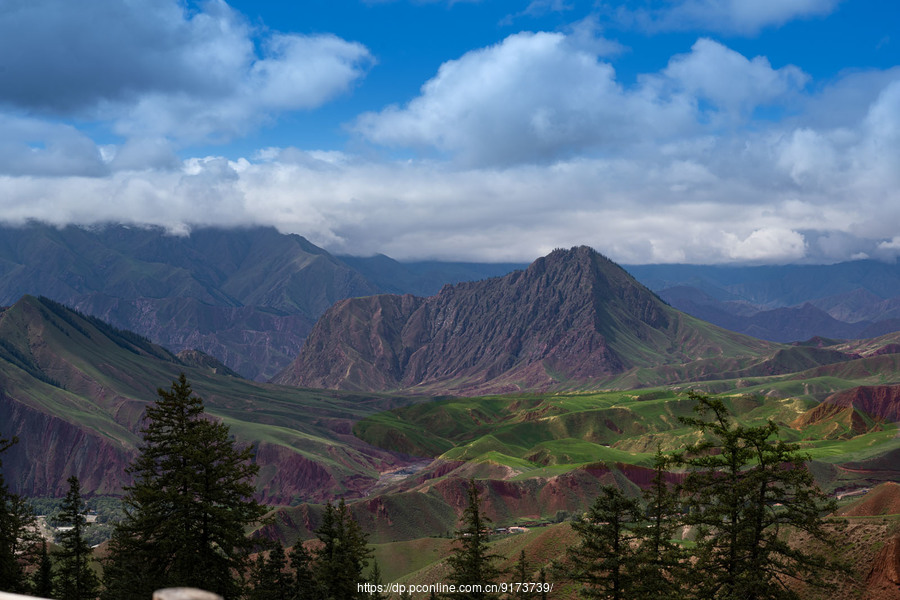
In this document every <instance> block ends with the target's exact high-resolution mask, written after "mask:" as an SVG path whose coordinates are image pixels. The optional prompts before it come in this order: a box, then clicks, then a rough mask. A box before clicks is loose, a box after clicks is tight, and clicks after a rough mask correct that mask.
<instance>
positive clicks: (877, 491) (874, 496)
mask: <svg viewBox="0 0 900 600" xmlns="http://www.w3.org/2000/svg"><path fill="white" fill-rule="evenodd" d="M835 514H836V515H840V516H843V517H880V516H883V515H900V484H898V483H894V482H893V481H887V482H885V483H882V484H881V485H879V486H877V487H875V488H874V489H872V490H871V491H869V492H868V493H867V494H866V495H865V496H863V497H862V498H860V499H859V500H857V501H856V502H854V503H852V504H849V505H847V506H845V507H843V508H841V509H839V510H838V511H837V512H835Z"/></svg>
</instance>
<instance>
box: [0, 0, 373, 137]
mask: <svg viewBox="0 0 900 600" xmlns="http://www.w3.org/2000/svg"><path fill="white" fill-rule="evenodd" d="M260 36H261V37H260ZM256 42H259V47H260V50H259V51H258V50H257V49H256V45H255V44H256ZM371 63H372V57H371V55H370V53H369V52H368V50H367V49H366V48H365V47H364V46H362V45H361V44H358V43H354V42H348V41H345V40H342V39H340V38H337V37H335V36H333V35H314V36H304V35H297V34H286V33H275V34H264V33H263V34H261V32H258V31H255V30H254V29H253V28H251V27H250V25H249V24H248V23H246V22H245V21H244V20H243V18H242V17H241V15H239V14H238V13H237V12H236V11H234V10H233V9H232V8H231V7H230V6H228V5H227V4H226V3H225V2H224V1H223V0H209V1H207V2H204V3H203V4H201V5H200V7H199V9H197V10H189V9H188V7H187V6H186V5H185V4H184V3H182V2H178V1H177V0H133V1H131V2H108V1H106V0H82V1H79V2H69V1H67V0H34V1H31V2H14V3H12V4H7V5H5V6H2V7H0V72H3V74H4V85H3V86H0V107H3V106H4V105H5V106H6V107H7V110H15V111H20V112H21V111H26V112H28V113H31V114H34V115H44V116H52V117H63V118H72V117H75V118H78V119H80V120H88V121H91V120H94V121H103V122H112V123H113V126H114V130H115V131H116V132H117V133H120V134H122V135H125V136H129V137H132V136H142V137H143V136H146V137H151V138H158V137H167V138H170V139H173V140H176V141H184V142H206V141H217V140H227V139H230V138H232V137H234V136H236V135H239V134H242V133H246V132H247V131H248V130H250V129H252V128H253V127H256V126H258V125H259V124H260V123H261V122H263V121H265V120H266V119H267V118H268V117H270V116H271V115H273V114H277V113H278V112H280V111H285V110H297V109H308V108H314V107H318V106H321V105H322V104H323V103H325V102H327V101H329V100H331V99H333V98H334V97H335V96H337V95H339V94H342V93H345V92H346V91H348V90H349V89H350V88H351V86H352V85H353V84H354V82H356V81H358V80H359V79H360V78H361V77H362V76H363V75H364V74H365V72H366V70H367V68H368V67H369V66H370V65H371Z"/></svg>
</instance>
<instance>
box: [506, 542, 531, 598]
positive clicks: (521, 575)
mask: <svg viewBox="0 0 900 600" xmlns="http://www.w3.org/2000/svg"><path fill="white" fill-rule="evenodd" d="M528 567H529V565H528V560H526V558H525V551H524V550H520V551H519V560H517V561H516V564H515V566H514V567H513V580H512V581H511V582H510V583H512V585H513V598H515V600H531V599H532V598H535V597H537V592H536V591H535V590H533V589H531V587H530V586H528V585H526V584H528V583H531V580H530V577H531V573H530V570H529V568H528Z"/></svg>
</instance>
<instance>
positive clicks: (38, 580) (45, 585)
mask: <svg viewBox="0 0 900 600" xmlns="http://www.w3.org/2000/svg"><path fill="white" fill-rule="evenodd" d="M31 587H32V589H33V590H34V595H35V596H37V597H39V598H52V597H53V562H52V561H51V560H50V553H49V552H47V541H46V540H41V550H40V553H39V554H38V567H37V570H35V572H34V576H33V577H32V580H31Z"/></svg>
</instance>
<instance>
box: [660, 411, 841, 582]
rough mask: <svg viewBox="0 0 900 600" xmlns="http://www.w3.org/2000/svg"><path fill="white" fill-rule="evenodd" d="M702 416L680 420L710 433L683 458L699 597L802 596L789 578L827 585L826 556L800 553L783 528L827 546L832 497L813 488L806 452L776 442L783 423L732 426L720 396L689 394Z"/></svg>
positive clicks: (686, 452) (681, 461)
mask: <svg viewBox="0 0 900 600" xmlns="http://www.w3.org/2000/svg"><path fill="white" fill-rule="evenodd" d="M691 398H692V399H694V400H696V401H697V406H696V408H695V410H696V412H697V413H698V415H699V417H696V418H687V419H682V420H683V422H685V423H686V424H689V425H692V426H694V427H696V428H697V429H698V430H699V431H701V432H703V433H704V434H705V436H704V439H703V440H702V441H701V442H699V443H697V444H694V445H692V446H689V447H688V448H686V451H685V453H684V454H681V455H679V457H678V458H679V460H680V463H681V464H682V465H684V466H686V467H687V468H688V474H687V476H686V478H685V480H684V483H683V485H682V486H681V489H682V493H683V494H684V496H685V499H686V501H687V502H688V503H689V507H690V512H689V513H688V515H687V516H686V517H685V520H684V522H685V523H686V524H687V525H691V526H694V527H696V529H697V531H698V536H697V546H696V552H695V554H696V562H695V564H694V565H693V568H694V569H696V571H697V573H698V574H699V578H698V580H697V587H696V591H697V596H698V597H700V598H705V599H706V598H709V599H715V600H718V599H721V600H725V599H728V600H731V599H733V598H741V599H742V600H766V599H772V600H775V599H779V600H781V599H790V598H797V597H798V596H797V594H796V592H795V591H794V590H793V589H791V588H790V587H788V585H787V583H788V581H790V580H800V581H804V582H806V583H807V584H809V585H814V586H821V585H823V583H822V579H821V576H820V575H821V574H822V573H823V572H825V570H826V569H827V568H828V567H829V563H828V561H827V560H826V558H825V557H824V556H822V555H819V554H815V553H812V552H810V551H809V550H808V549H807V550H804V551H802V552H801V551H798V550H796V549H794V548H791V547H790V545H789V544H788V543H787V540H786V536H785V535H783V534H784V533H786V532H788V531H791V530H802V531H805V532H807V533H808V534H809V535H811V536H812V537H814V538H816V539H819V540H821V541H823V542H825V543H828V542H829V540H828V537H827V536H826V534H825V532H824V530H823V529H822V519H821V516H822V515H823V514H825V513H826V512H830V511H833V510H834V502H833V501H832V502H829V501H828V500H827V497H826V496H825V495H824V494H823V493H822V492H821V491H820V490H819V489H818V488H817V487H816V485H815V482H814V481H813V478H812V475H811V474H810V472H809V470H808V469H807V467H806V460H808V457H806V456H804V455H802V454H800V453H799V451H798V448H797V446H796V445H794V444H788V443H785V442H783V441H781V440H778V439H777V434H778V426H777V425H775V424H774V423H773V422H771V421H769V422H768V423H767V424H766V425H762V426H757V427H745V426H742V425H738V424H736V423H734V422H733V421H732V419H731V416H730V414H729V413H728V410H727V409H726V407H725V405H724V404H723V403H722V401H721V400H718V399H715V398H709V397H706V396H702V395H698V394H693V393H692V394H691Z"/></svg>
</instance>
